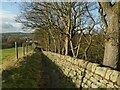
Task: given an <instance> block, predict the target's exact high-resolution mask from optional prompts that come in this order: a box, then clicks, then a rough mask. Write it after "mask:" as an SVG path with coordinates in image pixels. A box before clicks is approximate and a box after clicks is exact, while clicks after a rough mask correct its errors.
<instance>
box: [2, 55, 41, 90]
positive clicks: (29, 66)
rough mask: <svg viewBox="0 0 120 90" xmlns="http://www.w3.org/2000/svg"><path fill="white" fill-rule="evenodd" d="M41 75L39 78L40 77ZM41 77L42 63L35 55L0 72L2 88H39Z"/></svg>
mask: <svg viewBox="0 0 120 90" xmlns="http://www.w3.org/2000/svg"><path fill="white" fill-rule="evenodd" d="M40 75H41V76H40ZM41 77H42V62H41V60H40V56H39V55H38V54H37V53H34V54H32V55H31V56H27V57H26V58H25V59H24V60H23V61H21V62H20V63H19V67H12V68H10V69H9V70H4V71H3V72H2V88H39V87H40V86H41V87H42V85H39V84H40V83H39V82H40V78H41Z"/></svg>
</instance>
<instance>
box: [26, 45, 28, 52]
mask: <svg viewBox="0 0 120 90" xmlns="http://www.w3.org/2000/svg"><path fill="white" fill-rule="evenodd" d="M26 53H28V43H26Z"/></svg>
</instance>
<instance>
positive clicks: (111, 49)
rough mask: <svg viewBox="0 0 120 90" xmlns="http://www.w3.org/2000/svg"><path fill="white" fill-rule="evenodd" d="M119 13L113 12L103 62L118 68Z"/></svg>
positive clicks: (119, 46)
mask: <svg viewBox="0 0 120 90" xmlns="http://www.w3.org/2000/svg"><path fill="white" fill-rule="evenodd" d="M118 19H119V17H118V15H117V14H116V15H115V14H111V17H110V22H109V26H108V31H107V36H106V37H107V38H106V40H105V52H104V60H103V64H104V65H107V66H110V67H113V68H117V65H118V61H119V54H120V52H119V48H120V45H119V42H120V38H119V37H120V33H119V32H120V27H118V26H119V22H118Z"/></svg>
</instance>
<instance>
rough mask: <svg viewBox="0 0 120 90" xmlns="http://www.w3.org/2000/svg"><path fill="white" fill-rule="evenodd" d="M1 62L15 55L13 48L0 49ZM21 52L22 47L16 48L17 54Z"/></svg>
mask: <svg viewBox="0 0 120 90" xmlns="http://www.w3.org/2000/svg"><path fill="white" fill-rule="evenodd" d="M1 53H2V62H4V61H6V60H9V59H10V58H14V57H15V48H9V49H2V52H1ZM21 53H22V47H19V48H18V55H19V54H21Z"/></svg>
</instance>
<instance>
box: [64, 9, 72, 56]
mask: <svg viewBox="0 0 120 90" xmlns="http://www.w3.org/2000/svg"><path fill="white" fill-rule="evenodd" d="M67 20H68V23H67V24H68V25H67V28H66V38H65V55H68V47H69V45H68V44H69V31H70V28H71V7H69V8H68V16H67Z"/></svg>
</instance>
